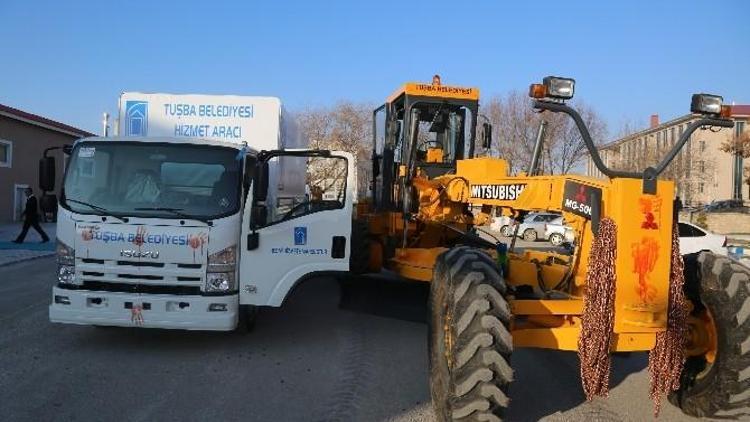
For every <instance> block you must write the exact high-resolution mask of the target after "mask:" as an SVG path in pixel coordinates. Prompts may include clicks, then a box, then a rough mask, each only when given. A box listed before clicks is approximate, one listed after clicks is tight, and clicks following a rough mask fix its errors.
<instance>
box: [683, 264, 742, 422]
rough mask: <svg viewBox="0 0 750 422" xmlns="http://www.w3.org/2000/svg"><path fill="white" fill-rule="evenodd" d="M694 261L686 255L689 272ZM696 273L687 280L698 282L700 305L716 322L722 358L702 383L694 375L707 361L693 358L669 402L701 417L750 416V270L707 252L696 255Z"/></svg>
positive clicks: (719, 357) (717, 360)
mask: <svg viewBox="0 0 750 422" xmlns="http://www.w3.org/2000/svg"><path fill="white" fill-rule="evenodd" d="M690 259H696V257H695V256H693V257H692V258H691V257H690V256H686V270H687V268H688V267H689V266H690V265H689V264H688V262H689V260H690ZM697 269H698V271H697V274H696V272H695V271H691V272H690V273H686V278H685V280H686V284H688V283H691V282H692V283H696V282H697V283H698V288H699V292H700V295H701V296H700V297H701V301H702V302H703V303H704V304H705V306H706V307H707V308H708V309H709V311H710V312H711V314H712V316H713V318H714V321H715V325H716V330H717V337H718V353H717V355H716V360H715V361H714V363H713V365H712V367H711V368H710V369H709V370H708V372H707V373H706V374H705V375H704V376H701V378H700V379H697V378H695V375H696V374H697V373H699V372H701V371H702V370H703V368H704V367H705V366H702V365H705V360H703V359H699V358H689V359H688V361H687V362H686V364H685V369H684V370H683V377H682V385H681V388H680V390H678V391H677V392H675V393H673V394H672V395H670V401H671V402H672V403H673V404H675V405H677V406H679V407H680V408H682V410H683V412H685V413H687V414H689V415H692V416H696V417H710V416H732V414H734V413H736V412H738V411H740V412H742V413H740V414H741V415H745V416H746V415H748V414H749V413H750V318H748V317H749V316H750V268H747V267H745V266H743V265H741V264H739V263H737V262H736V261H732V260H731V259H729V258H726V257H723V256H716V255H714V254H712V253H709V252H703V253H701V254H700V255H698V256H697ZM696 277H700V278H698V280H695V278H696ZM686 290H687V291H688V292H690V289H686ZM699 360H700V362H697V361H699ZM696 362H697V363H696Z"/></svg>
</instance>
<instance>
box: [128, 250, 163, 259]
mask: <svg viewBox="0 0 750 422" xmlns="http://www.w3.org/2000/svg"><path fill="white" fill-rule="evenodd" d="M120 256H121V257H123V258H152V259H157V258H159V251H134V250H130V249H123V250H121V251H120Z"/></svg>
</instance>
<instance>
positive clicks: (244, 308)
mask: <svg viewBox="0 0 750 422" xmlns="http://www.w3.org/2000/svg"><path fill="white" fill-rule="evenodd" d="M257 318H258V307H257V306H253V305H240V308H239V318H238V321H237V332H239V333H249V332H251V331H253V329H255V320H256V319H257Z"/></svg>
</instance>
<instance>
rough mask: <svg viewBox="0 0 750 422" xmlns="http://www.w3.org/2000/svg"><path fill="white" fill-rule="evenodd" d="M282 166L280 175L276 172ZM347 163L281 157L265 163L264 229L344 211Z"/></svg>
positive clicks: (336, 159) (342, 159) (323, 158)
mask: <svg viewBox="0 0 750 422" xmlns="http://www.w3.org/2000/svg"><path fill="white" fill-rule="evenodd" d="M282 164H283V168H284V171H283V172H280V171H279V169H280V168H281V165H282ZM346 178H347V162H346V159H344V158H341V157H295V156H281V157H276V158H273V159H271V161H270V162H269V183H268V196H267V198H266V202H265V203H266V207H267V216H268V217H267V225H271V224H276V223H280V222H282V221H287V220H290V219H294V218H298V217H301V216H303V215H307V214H311V213H315V212H319V211H325V210H330V209H337V208H343V207H344V201H345V199H346V198H345V195H346Z"/></svg>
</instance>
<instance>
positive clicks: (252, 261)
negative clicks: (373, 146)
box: [239, 150, 356, 306]
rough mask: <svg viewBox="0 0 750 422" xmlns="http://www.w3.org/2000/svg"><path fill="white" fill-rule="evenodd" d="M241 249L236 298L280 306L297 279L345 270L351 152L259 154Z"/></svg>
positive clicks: (352, 174)
mask: <svg viewBox="0 0 750 422" xmlns="http://www.w3.org/2000/svg"><path fill="white" fill-rule="evenodd" d="M253 185H254V186H253V188H252V189H251V190H250V194H249V195H248V200H247V204H246V207H245V212H244V218H243V223H242V241H243V243H244V244H243V245H242V247H241V248H240V249H241V253H240V271H239V285H240V303H241V304H247V305H258V306H281V304H282V302H283V300H284V298H285V297H286V295H287V293H288V292H289V291H290V290H291V289H292V287H294V286H295V285H296V284H297V282H299V281H301V280H302V279H304V278H306V277H308V276H313V275H316V274H321V273H330V272H346V271H349V255H350V244H351V226H352V203H353V201H354V198H355V195H356V174H355V168H354V160H353V157H352V155H351V154H349V153H346V152H338V151H320V150H297V151H293V150H286V151H282V150H279V151H270V152H264V153H261V154H260V155H259V157H258V171H257V172H256V175H255V177H254V179H253Z"/></svg>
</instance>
